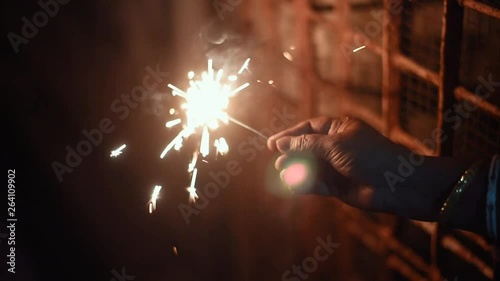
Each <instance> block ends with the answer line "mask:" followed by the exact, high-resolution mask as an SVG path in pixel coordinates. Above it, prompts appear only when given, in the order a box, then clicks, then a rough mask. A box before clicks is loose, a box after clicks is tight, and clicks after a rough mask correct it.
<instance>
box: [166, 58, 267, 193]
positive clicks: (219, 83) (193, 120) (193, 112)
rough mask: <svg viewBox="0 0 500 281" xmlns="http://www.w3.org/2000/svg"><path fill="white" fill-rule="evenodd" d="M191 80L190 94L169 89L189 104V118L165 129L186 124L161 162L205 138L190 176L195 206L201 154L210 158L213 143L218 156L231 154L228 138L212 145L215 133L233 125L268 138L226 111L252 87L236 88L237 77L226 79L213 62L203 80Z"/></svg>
mask: <svg viewBox="0 0 500 281" xmlns="http://www.w3.org/2000/svg"><path fill="white" fill-rule="evenodd" d="M249 63H250V59H249V58H248V59H246V60H245V62H244V63H243V65H242V66H241V68H240V70H239V71H238V75H240V74H242V73H243V72H244V71H245V70H247V71H249V70H248V65H249ZM188 79H189V85H190V87H189V88H188V89H187V90H186V91H184V90H181V89H179V88H178V87H176V86H174V85H172V84H168V87H169V88H170V89H172V95H173V96H179V97H181V98H183V99H184V100H185V103H184V104H182V105H181V109H182V110H183V111H184V112H185V116H186V118H185V120H184V122H183V121H182V120H181V119H179V118H177V119H174V120H171V121H168V122H166V124H165V126H166V127H167V128H172V127H174V126H177V125H180V124H182V127H183V129H182V130H181V132H180V133H179V134H177V136H176V137H175V138H174V139H173V140H172V141H171V142H170V143H169V144H168V145H167V146H166V147H165V149H164V150H163V151H162V153H161V154H160V158H164V157H165V156H166V155H167V154H168V152H169V151H170V150H172V149H176V150H178V149H180V147H181V146H182V143H183V141H184V140H185V139H187V138H189V137H190V136H191V135H194V134H198V135H201V139H200V146H199V149H198V151H195V152H194V154H193V158H192V161H191V162H190V163H189V166H188V172H189V173H192V175H191V184H190V186H189V187H188V188H187V189H186V190H187V191H188V192H189V199H190V201H191V202H194V201H195V200H196V198H198V195H197V194H196V187H195V185H196V177H197V174H198V169H197V168H196V165H197V163H198V158H199V154H201V156H202V157H206V156H208V155H209V154H210V143H213V144H214V146H215V148H216V149H215V151H216V153H218V154H221V155H222V154H225V153H227V152H228V151H229V146H228V145H227V142H226V140H225V139H224V138H219V139H217V140H215V142H211V141H210V132H211V131H213V130H216V129H217V128H219V126H220V125H221V124H225V125H227V124H228V123H229V122H230V121H231V122H232V123H234V124H237V125H239V126H241V127H243V128H245V129H247V130H249V131H251V132H253V133H256V134H257V135H259V136H261V137H263V138H265V139H267V137H266V136H264V135H263V134H261V133H260V132H259V131H257V130H255V129H253V128H252V127H250V126H248V125H246V124H244V123H242V122H241V121H238V120H236V119H234V118H233V117H231V116H229V114H228V113H227V111H226V110H227V107H228V106H229V101H230V99H231V98H233V97H235V96H237V95H238V94H239V93H241V92H242V91H243V90H244V89H246V88H248V87H249V86H250V83H244V84H242V85H240V86H237V87H233V84H235V82H236V81H237V80H238V79H237V75H229V76H227V77H226V76H224V70H223V69H219V70H217V71H215V69H214V68H213V61H212V60H211V59H209V60H208V68H207V71H204V72H203V73H202V74H201V79H199V78H198V79H196V75H195V73H194V72H193V71H190V72H189V73H188Z"/></svg>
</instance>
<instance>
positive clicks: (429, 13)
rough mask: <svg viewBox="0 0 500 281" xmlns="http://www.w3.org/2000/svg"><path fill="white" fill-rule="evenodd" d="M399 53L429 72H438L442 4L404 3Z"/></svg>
mask: <svg viewBox="0 0 500 281" xmlns="http://www.w3.org/2000/svg"><path fill="white" fill-rule="evenodd" d="M403 3H404V9H403V13H402V22H401V52H402V53H403V54H404V55H406V56H408V57H409V58H412V59H414V60H415V61H418V62H420V63H421V64H422V66H425V67H427V68H429V69H431V70H434V71H438V70H439V57H440V55H439V52H440V46H441V28H442V19H441V17H442V13H443V12H442V11H443V2H442V1H436V0H425V1H420V0H419V1H404V2H403Z"/></svg>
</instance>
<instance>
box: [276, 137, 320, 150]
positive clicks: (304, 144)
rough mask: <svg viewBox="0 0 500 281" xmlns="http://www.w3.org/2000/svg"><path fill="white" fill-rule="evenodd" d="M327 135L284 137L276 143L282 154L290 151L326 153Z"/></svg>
mask: <svg viewBox="0 0 500 281" xmlns="http://www.w3.org/2000/svg"><path fill="white" fill-rule="evenodd" d="M325 141H326V137H325V135H318V134H307V135H301V136H296V137H290V136H287V137H282V138H280V139H279V140H277V141H276V147H277V148H278V150H279V151H280V152H281V153H285V152H289V151H312V152H316V153H318V154H321V153H324V152H325V151H324V144H325Z"/></svg>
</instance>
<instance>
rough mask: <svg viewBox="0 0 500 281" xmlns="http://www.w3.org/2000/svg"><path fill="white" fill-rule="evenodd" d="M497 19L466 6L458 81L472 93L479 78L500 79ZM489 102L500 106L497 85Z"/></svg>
mask: <svg viewBox="0 0 500 281" xmlns="http://www.w3.org/2000/svg"><path fill="white" fill-rule="evenodd" d="M499 46H500V19H496V18H493V17H490V16H488V15H484V14H481V13H480V12H477V11H474V10H472V9H465V19H464V38H463V49H464V52H463V55H462V60H461V64H462V66H463V67H462V68H461V72H460V83H461V84H462V85H464V86H465V87H466V88H468V89H469V90H470V91H471V92H475V89H476V87H477V85H478V84H479V81H478V77H479V76H482V77H484V78H488V76H489V75H492V78H493V79H492V80H493V81H500V48H499ZM488 101H489V102H491V103H493V104H495V105H497V106H500V88H499V89H498V90H495V91H493V92H492V95H491V96H490V97H489V98H488Z"/></svg>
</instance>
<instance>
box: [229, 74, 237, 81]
mask: <svg viewBox="0 0 500 281" xmlns="http://www.w3.org/2000/svg"><path fill="white" fill-rule="evenodd" d="M227 80H229V81H231V82H234V81H236V80H238V76H236V75H230V76H229V77H227Z"/></svg>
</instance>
